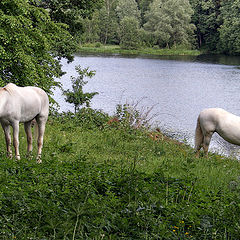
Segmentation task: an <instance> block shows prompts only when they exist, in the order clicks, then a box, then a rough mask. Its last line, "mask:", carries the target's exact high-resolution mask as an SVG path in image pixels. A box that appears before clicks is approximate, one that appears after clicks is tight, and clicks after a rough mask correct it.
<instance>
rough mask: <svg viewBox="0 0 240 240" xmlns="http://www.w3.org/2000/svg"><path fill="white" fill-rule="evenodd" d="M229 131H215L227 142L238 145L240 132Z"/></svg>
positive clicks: (239, 143)
mask: <svg viewBox="0 0 240 240" xmlns="http://www.w3.org/2000/svg"><path fill="white" fill-rule="evenodd" d="M234 130H235V131H233V130H232V129H230V130H225V131H217V132H218V134H219V135H220V136H221V137H222V138H223V139H224V140H226V141H227V142H229V143H232V144H235V145H240V131H239V130H236V129H234Z"/></svg>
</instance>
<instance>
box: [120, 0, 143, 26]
mask: <svg viewBox="0 0 240 240" xmlns="http://www.w3.org/2000/svg"><path fill="white" fill-rule="evenodd" d="M116 12H117V15H118V18H119V21H120V22H121V20H122V19H123V18H124V17H134V18H136V19H137V20H138V21H139V20H140V16H141V15H140V11H139V9H138V5H137V3H136V1H135V0H119V2H118V4H117V7H116Z"/></svg>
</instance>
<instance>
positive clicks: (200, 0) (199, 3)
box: [190, 0, 221, 51]
mask: <svg viewBox="0 0 240 240" xmlns="http://www.w3.org/2000/svg"><path fill="white" fill-rule="evenodd" d="M190 2H191V5H192V7H193V9H194V15H193V17H192V21H193V23H194V24H195V26H196V32H197V38H198V46H199V47H203V46H204V47H205V48H206V49H208V50H211V51H213V50H216V46H217V44H218V42H219V32H218V28H219V27H220V25H221V21H220V18H219V15H220V6H221V5H220V2H221V1H220V0H208V1H206V0H190Z"/></svg>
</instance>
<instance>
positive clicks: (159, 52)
mask: <svg viewBox="0 0 240 240" xmlns="http://www.w3.org/2000/svg"><path fill="white" fill-rule="evenodd" d="M79 52H80V53H92V54H120V55H151V56H197V55H200V54H201V52H200V51H199V50H188V49H183V48H181V47H179V48H171V49H167V48H164V49H159V48H140V49H136V50H126V49H121V48H120V46H118V45H96V44H85V45H82V46H80V48H79Z"/></svg>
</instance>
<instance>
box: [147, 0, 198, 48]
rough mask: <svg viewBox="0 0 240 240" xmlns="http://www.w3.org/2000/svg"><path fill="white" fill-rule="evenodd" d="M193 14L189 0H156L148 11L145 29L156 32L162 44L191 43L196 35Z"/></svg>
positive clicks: (159, 42)
mask: <svg viewBox="0 0 240 240" xmlns="http://www.w3.org/2000/svg"><path fill="white" fill-rule="evenodd" d="M192 14H193V10H192V8H191V5H190V4H189V1H188V0H154V1H153V2H152V3H151V4H150V9H149V11H147V12H146V15H145V18H146V23H145V24H144V29H145V30H146V31H149V32H152V33H154V34H155V36H156V37H157V39H158V41H157V43H158V44H159V45H160V46H167V47H168V46H173V45H176V44H189V42H190V41H189V39H190V38H191V36H193V35H194V25H193V24H191V23H190V22H191V15H192Z"/></svg>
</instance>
